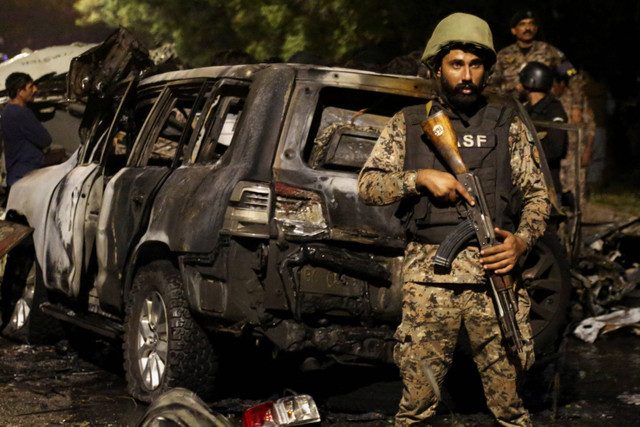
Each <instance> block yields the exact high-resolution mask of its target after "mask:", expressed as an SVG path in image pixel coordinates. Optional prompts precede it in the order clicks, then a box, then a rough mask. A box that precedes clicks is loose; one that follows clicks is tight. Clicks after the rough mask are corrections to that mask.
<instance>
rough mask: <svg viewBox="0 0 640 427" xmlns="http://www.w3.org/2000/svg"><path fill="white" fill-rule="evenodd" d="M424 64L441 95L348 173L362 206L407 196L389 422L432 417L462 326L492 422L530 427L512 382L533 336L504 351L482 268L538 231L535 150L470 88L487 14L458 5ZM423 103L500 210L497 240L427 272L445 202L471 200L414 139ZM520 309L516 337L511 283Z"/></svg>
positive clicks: (402, 119) (522, 131)
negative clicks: (440, 117)
mask: <svg viewBox="0 0 640 427" xmlns="http://www.w3.org/2000/svg"><path fill="white" fill-rule="evenodd" d="M422 61H423V62H425V64H426V65H427V66H429V67H430V68H431V70H432V74H433V75H434V76H435V78H436V79H437V81H438V86H439V94H440V95H439V96H438V97H437V98H435V99H433V100H431V101H430V102H429V103H428V104H426V105H424V104H423V105H418V106H414V107H408V108H405V109H404V110H402V111H400V112H398V113H397V114H396V115H395V116H394V117H393V118H392V119H391V121H390V122H389V124H388V125H387V126H386V128H385V129H384V130H383V132H382V133H381V135H380V138H379V139H378V141H377V143H376V145H375V147H374V149H373V151H372V152H371V155H370V157H369V159H368V160H367V162H366V164H365V166H364V167H363V169H362V171H361V173H360V176H359V180H358V191H359V195H360V197H361V198H362V199H363V200H364V201H365V203H368V204H372V205H385V204H389V203H393V202H396V201H399V200H402V202H403V203H404V202H408V201H410V202H412V203H415V204H414V205H413V208H412V209H410V212H411V214H410V215H409V216H408V218H407V229H408V235H409V240H410V241H409V243H408V245H407V247H406V249H405V260H404V265H403V281H404V285H403V310H402V322H401V324H400V325H399V327H398V329H397V331H396V334H395V338H396V339H397V341H398V343H397V344H396V347H395V349H394V359H395V361H396V363H397V364H398V366H399V368H400V373H401V375H402V379H403V383H404V390H403V395H402V400H401V402H400V407H399V411H398V413H397V415H396V419H395V421H396V425H397V426H405V425H412V424H421V423H424V422H425V420H426V419H427V418H429V417H430V416H432V415H433V414H434V413H435V410H436V406H437V404H438V401H439V396H440V387H441V385H442V381H443V379H444V376H445V374H446V372H447V369H448V368H449V366H450V364H451V359H452V354H453V351H454V348H455V345H456V340H457V336H458V331H459V329H460V327H461V326H462V325H464V327H465V329H466V330H467V333H468V335H469V338H470V343H471V350H472V354H473V358H474V361H475V363H476V365H477V367H478V370H479V372H480V375H481V378H482V384H483V387H484V391H485V397H486V399H487V405H488V407H489V408H490V410H491V411H492V413H493V414H494V416H495V417H496V419H497V420H498V422H499V423H500V424H502V425H505V426H516V425H517V426H528V425H531V421H530V417H529V413H528V412H527V410H526V409H525V408H524V407H523V404H522V400H521V399H520V397H519V395H518V392H517V379H518V376H519V373H520V372H521V371H522V369H527V368H528V367H529V366H530V365H531V363H533V343H532V342H531V341H528V342H527V344H526V346H525V347H526V357H525V360H520V359H518V358H517V357H514V355H513V354H511V353H510V352H508V351H507V350H506V349H505V348H504V347H503V345H502V335H501V331H500V328H499V325H498V321H497V319H496V314H495V309H494V305H493V301H492V298H491V296H490V295H491V294H490V291H489V285H488V284H487V277H486V275H485V270H493V271H495V272H496V273H497V274H505V273H508V272H510V271H512V269H513V268H514V266H515V265H516V263H517V261H518V259H519V258H520V257H521V256H523V255H524V254H525V253H526V252H527V251H528V250H529V249H530V248H531V247H532V246H533V244H534V242H535V240H536V239H537V238H538V237H540V236H541V235H542V234H543V232H544V230H545V221H546V219H547V217H548V214H549V210H550V204H549V198H548V194H547V188H546V184H545V181H544V179H543V175H542V172H541V170H540V165H539V157H538V153H537V151H536V148H535V146H534V144H533V142H532V138H531V134H530V133H529V131H528V130H527V128H526V126H525V125H524V124H523V122H522V121H521V120H520V118H518V116H517V115H516V114H515V111H514V110H513V109H512V108H511V107H508V106H506V105H504V104H497V103H495V104H494V103H492V102H487V99H486V98H484V97H483V96H482V95H480V91H481V89H482V86H483V84H484V79H485V76H486V73H487V72H488V70H489V69H490V68H491V67H492V65H493V64H494V63H495V50H494V49H493V39H492V35H491V31H490V29H489V26H488V24H487V23H486V22H485V21H483V20H481V19H480V18H478V17H476V16H473V15H467V14H462V13H456V14H453V15H451V16H449V17H447V18H445V19H444V20H443V21H442V22H440V24H438V26H437V27H436V29H435V30H434V32H433V35H432V37H431V38H430V39H429V42H428V43H427V47H426V50H425V53H424V55H423V57H422ZM427 106H429V107H430V108H431V111H435V110H436V109H442V110H443V111H444V112H445V114H447V115H448V116H449V117H450V118H451V121H452V125H453V127H454V129H455V130H456V133H457V135H458V141H459V143H458V145H459V147H460V152H461V156H462V158H463V160H464V162H465V164H467V166H468V167H469V168H470V169H471V170H473V171H474V172H475V173H476V174H477V175H478V176H481V177H483V178H484V179H485V180H484V187H485V193H487V195H488V200H493V201H494V202H491V201H490V202H489V204H492V203H493V206H494V208H493V211H494V213H497V212H498V211H499V212H501V214H500V215H498V217H499V218H496V221H495V224H496V225H497V226H499V227H500V228H499V229H498V228H497V229H496V235H497V236H498V237H499V239H501V240H502V243H501V244H500V245H498V246H495V247H493V248H491V249H488V250H483V251H482V253H481V252H480V250H479V248H478V247H477V244H472V243H469V244H468V246H467V247H465V248H463V249H462V250H461V252H460V253H459V254H458V255H457V256H456V258H455V259H454V261H453V265H452V268H451V271H449V272H441V271H436V270H435V269H434V264H433V261H432V258H433V255H434V254H435V252H436V250H437V249H438V243H439V242H441V241H442V235H443V232H444V234H446V233H447V231H448V230H450V229H451V228H453V227H455V225H456V224H458V223H459V222H460V221H462V218H460V217H459V216H458V215H455V212H456V209H455V208H453V207H451V206H452V205H453V204H454V203H455V202H456V200H458V199H461V198H462V199H465V200H466V201H467V202H468V203H473V202H472V200H471V196H470V195H469V193H468V192H467V191H466V190H465V189H464V187H463V186H462V185H461V184H460V183H459V182H458V181H457V180H456V179H455V177H454V176H453V175H451V174H450V173H448V172H446V169H445V167H444V166H443V165H442V164H441V163H440V161H438V160H436V159H437V157H436V156H435V155H434V154H433V152H432V151H431V150H430V149H429V148H428V145H427V144H426V143H425V142H426V141H425V139H423V138H426V137H423V133H422V128H421V126H420V122H421V121H422V120H424V119H425V118H426V117H427V115H428V113H427ZM483 159H484V160H483ZM425 160H426V161H425ZM478 160H480V161H478ZM423 161H425V162H424V163H423ZM423 164H426V165H428V166H427V168H424V166H422V165H423ZM507 188H510V189H511V191H510V192H509V193H508V194H520V196H521V197H519V198H514V200H512V201H513V202H514V203H510V204H509V206H511V207H515V208H516V209H515V212H516V213H519V215H518V217H519V218H517V221H515V222H513V221H512V222H510V220H509V219H508V218H506V217H507V215H505V214H504V212H506V211H507V206H505V205H500V203H501V202H500V200H502V198H501V197H500V195H504V194H507V193H504V192H502V191H503V190H506V189H507ZM515 199H519V200H520V202H519V203H518V202H517V201H515ZM498 206H501V207H502V209H499V208H498ZM426 212H428V213H426ZM452 212H454V214H453V216H452V215H451V214H452ZM443 219H444V221H443ZM516 224H517V225H516ZM518 305H519V310H518V323H519V327H520V331H521V334H522V336H523V338H525V339H530V338H531V328H530V325H529V322H528V315H529V306H530V302H529V298H528V296H527V294H526V292H525V291H524V290H523V289H520V290H519V291H518Z"/></svg>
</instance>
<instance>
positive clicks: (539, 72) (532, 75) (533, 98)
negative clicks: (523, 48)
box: [519, 61, 569, 195]
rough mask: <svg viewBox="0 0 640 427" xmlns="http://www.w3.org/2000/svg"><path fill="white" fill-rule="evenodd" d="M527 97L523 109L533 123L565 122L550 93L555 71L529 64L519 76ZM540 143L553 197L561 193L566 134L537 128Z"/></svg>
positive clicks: (561, 110)
mask: <svg viewBox="0 0 640 427" xmlns="http://www.w3.org/2000/svg"><path fill="white" fill-rule="evenodd" d="M519 77H520V83H521V84H522V86H523V87H524V89H525V91H526V94H527V102H526V103H525V108H526V110H527V112H528V113H529V116H531V118H532V119H533V120H539V121H545V122H555V123H567V113H566V112H565V110H564V108H563V107H562V103H561V102H560V100H559V99H558V98H556V97H555V96H553V95H552V94H551V87H552V86H553V80H554V72H553V70H551V68H549V67H547V66H546V65H545V64H543V63H541V62H535V61H533V62H529V63H528V64H527V65H526V66H525V67H524V68H523V69H522V70H521V71H520V74H519ZM537 128H538V131H539V132H540V133H541V138H540V142H541V143H542V149H543V150H544V155H545V157H546V158H547V163H548V164H549V169H550V171H551V177H552V179H553V186H554V187H555V190H556V195H560V194H562V186H561V185H560V161H561V160H562V159H563V158H564V157H565V156H566V155H567V147H568V144H569V140H568V135H567V132H566V131H564V130H561V129H558V128H553V127H541V126H537Z"/></svg>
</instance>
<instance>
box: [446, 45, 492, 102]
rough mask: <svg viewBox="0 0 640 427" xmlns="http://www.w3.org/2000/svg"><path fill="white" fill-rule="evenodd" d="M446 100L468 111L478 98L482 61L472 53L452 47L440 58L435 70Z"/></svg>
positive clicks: (482, 75)
mask: <svg viewBox="0 0 640 427" xmlns="http://www.w3.org/2000/svg"><path fill="white" fill-rule="evenodd" d="M437 76H438V77H439V79H440V86H441V88H442V91H443V92H444V95H445V96H446V97H447V100H448V101H449V102H450V103H451V104H452V105H453V106H454V107H456V108H457V109H459V110H461V111H469V110H470V109H472V108H473V107H474V106H475V105H476V104H477V102H478V99H479V98H480V92H481V90H480V87H481V84H482V79H483V77H484V61H483V60H482V58H480V57H479V56H477V55H476V54H474V53H471V52H467V51H463V50H461V49H453V50H451V51H450V52H449V53H447V54H446V55H445V56H444V57H443V58H442V66H441V67H440V69H439V70H438V72H437Z"/></svg>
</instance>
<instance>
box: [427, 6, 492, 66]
mask: <svg viewBox="0 0 640 427" xmlns="http://www.w3.org/2000/svg"><path fill="white" fill-rule="evenodd" d="M458 43H461V44H471V45H473V46H475V47H477V48H479V49H482V50H484V51H486V52H487V55H486V57H485V61H486V62H485V69H486V70H489V69H490V68H491V67H492V66H493V64H495V63H496V51H495V49H494V48H493V36H492V35H491V29H490V28H489V24H487V23H486V21H484V20H482V19H480V18H478V17H477V16H474V15H469V14H467V13H454V14H452V15H449V16H447V17H446V18H444V19H443V20H442V21H440V23H439V24H438V25H437V26H436V28H435V30H433V34H432V35H431V38H430V39H429V41H428V42H427V47H426V49H425V50H424V53H423V54H422V58H421V60H422V63H424V64H425V65H426V66H427V67H429V68H430V69H431V70H435V66H436V65H437V64H436V63H435V60H436V58H437V57H438V54H439V53H440V52H441V51H442V49H443V48H445V47H447V46H450V45H452V44H458Z"/></svg>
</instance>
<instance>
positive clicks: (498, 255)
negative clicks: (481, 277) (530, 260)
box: [480, 227, 527, 274]
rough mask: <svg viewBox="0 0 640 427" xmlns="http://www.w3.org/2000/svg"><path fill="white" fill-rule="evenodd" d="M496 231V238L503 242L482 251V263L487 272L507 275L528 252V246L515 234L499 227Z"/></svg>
mask: <svg viewBox="0 0 640 427" xmlns="http://www.w3.org/2000/svg"><path fill="white" fill-rule="evenodd" d="M494 231H495V233H496V238H497V239H499V240H502V243H501V244H499V245H496V246H494V247H491V248H487V249H483V250H482V251H480V256H481V258H480V262H481V263H482V265H483V268H484V269H485V270H493V271H494V272H495V273H496V274H505V273H508V272H510V271H511V270H513V267H515V265H516V263H517V262H518V260H519V259H520V257H521V256H522V255H523V254H524V253H525V251H526V250H527V245H526V244H525V242H524V241H523V240H522V239H521V238H520V237H518V236H516V235H515V234H513V233H510V232H508V231H505V230H501V229H499V228H497V227H496V228H495V229H494Z"/></svg>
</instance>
